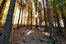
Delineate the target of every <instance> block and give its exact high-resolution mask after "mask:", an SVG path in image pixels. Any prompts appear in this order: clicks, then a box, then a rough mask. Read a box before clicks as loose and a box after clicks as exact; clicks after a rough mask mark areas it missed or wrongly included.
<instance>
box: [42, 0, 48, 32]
mask: <svg viewBox="0 0 66 44" xmlns="http://www.w3.org/2000/svg"><path fill="white" fill-rule="evenodd" d="M42 1H43V7H44V20H45V27H44V28H45V31H48V30H47V21H46V20H47V19H46V10H45V6H44V0H42Z"/></svg>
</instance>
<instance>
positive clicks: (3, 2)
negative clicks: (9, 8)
mask: <svg viewBox="0 0 66 44" xmlns="http://www.w3.org/2000/svg"><path fill="white" fill-rule="evenodd" d="M5 2H6V0H3V1H2V3H1V6H0V20H1V19H2V15H1V12H2V9H3V7H4V4H5ZM0 25H1V22H0Z"/></svg>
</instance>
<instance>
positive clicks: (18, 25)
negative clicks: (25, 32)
mask: <svg viewBox="0 0 66 44" xmlns="http://www.w3.org/2000/svg"><path fill="white" fill-rule="evenodd" d="M20 15H21V8H20V12H19V18H18V24H17V29H19V27H20V24H19V22H20Z"/></svg>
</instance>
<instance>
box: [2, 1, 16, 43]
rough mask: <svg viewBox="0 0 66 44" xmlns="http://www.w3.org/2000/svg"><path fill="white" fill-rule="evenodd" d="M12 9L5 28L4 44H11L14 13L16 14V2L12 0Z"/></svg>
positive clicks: (10, 8)
mask: <svg viewBox="0 0 66 44" xmlns="http://www.w3.org/2000/svg"><path fill="white" fill-rule="evenodd" d="M10 1H11V2H10V7H9V10H8V15H7V19H6V23H5V26H4V32H3V36H2V38H3V39H2V44H9V39H10V34H11V30H12V17H13V12H14V6H15V1H16V0H10Z"/></svg>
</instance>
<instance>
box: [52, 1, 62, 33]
mask: <svg viewBox="0 0 66 44" xmlns="http://www.w3.org/2000/svg"><path fill="white" fill-rule="evenodd" d="M52 4H53V8H54V12H55V16H56V18H57V24H58V30H57V31H58V34H59V33H62V30H61V27H60V21H59V15H58V13H57V12H56V11H57V10H56V3H55V0H53V3H52Z"/></svg>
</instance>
